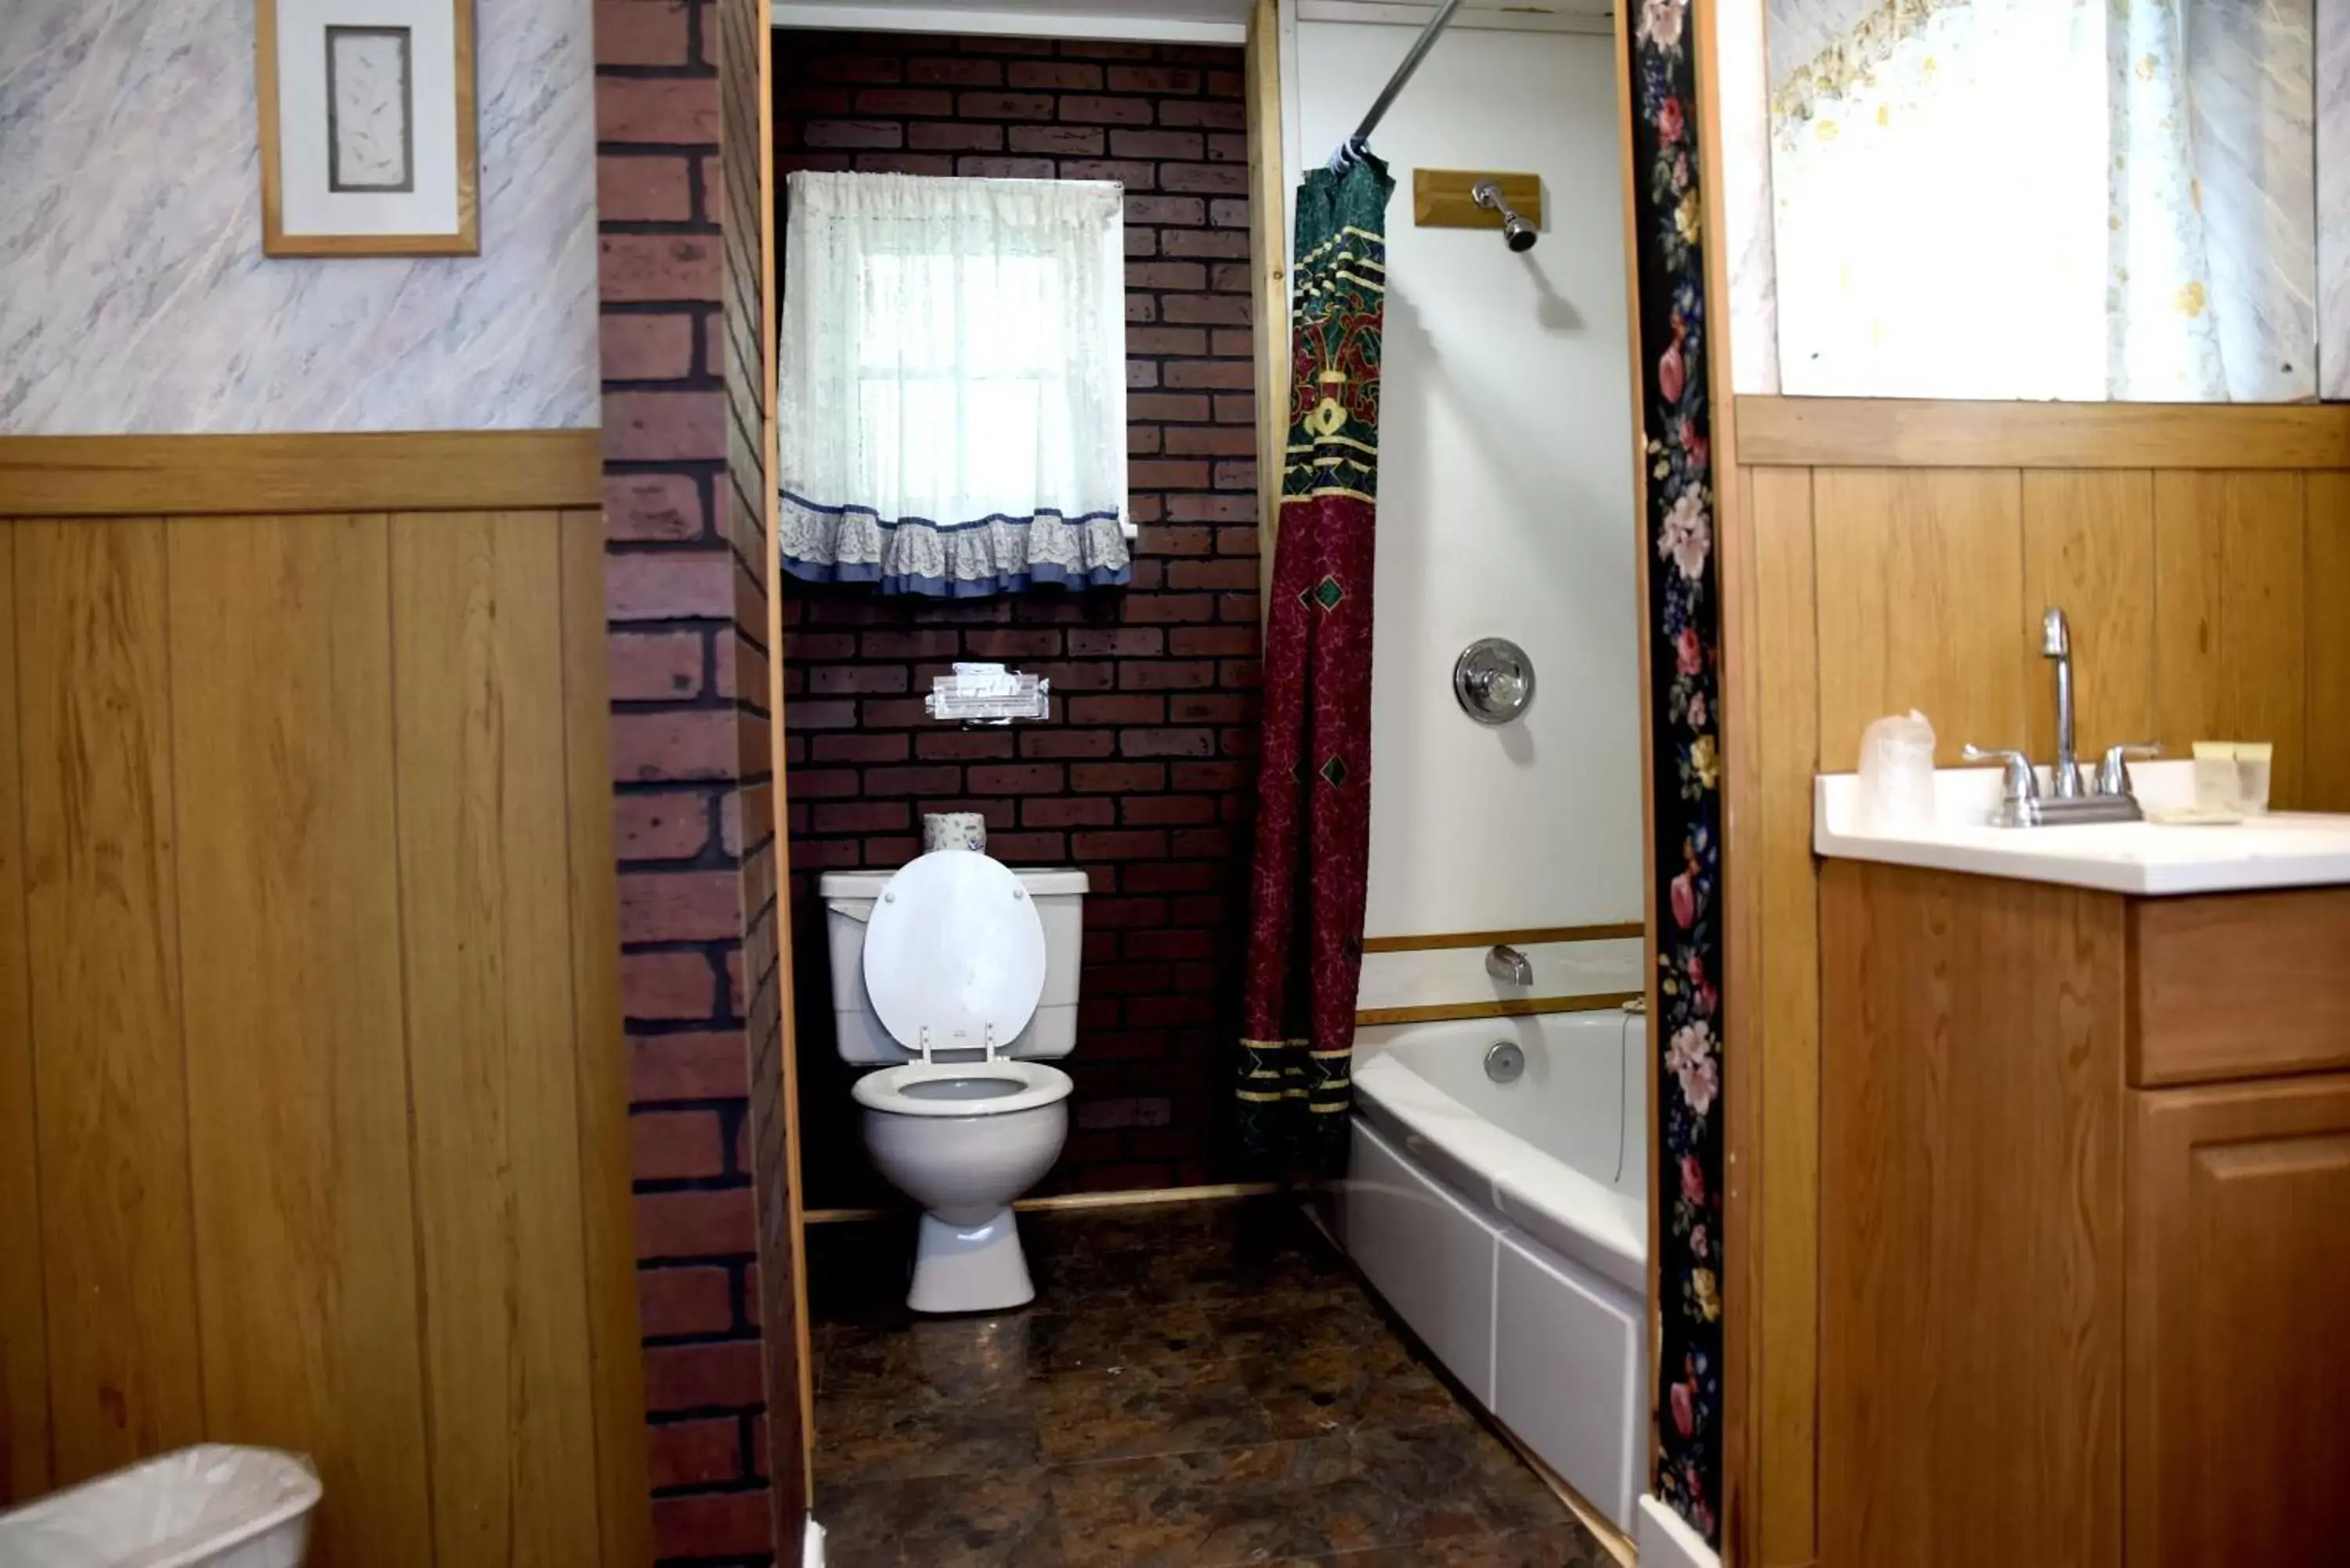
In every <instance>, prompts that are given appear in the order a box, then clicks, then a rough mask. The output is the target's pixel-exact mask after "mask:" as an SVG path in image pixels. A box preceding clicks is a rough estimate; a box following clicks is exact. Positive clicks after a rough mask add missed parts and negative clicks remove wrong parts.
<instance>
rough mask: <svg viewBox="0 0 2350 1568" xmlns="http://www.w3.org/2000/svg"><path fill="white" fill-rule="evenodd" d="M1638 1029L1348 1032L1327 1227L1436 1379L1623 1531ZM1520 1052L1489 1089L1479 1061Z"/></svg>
mask: <svg viewBox="0 0 2350 1568" xmlns="http://www.w3.org/2000/svg"><path fill="white" fill-rule="evenodd" d="M1647 1037H1648V1030H1647V1021H1646V1020H1645V1019H1643V1018H1640V1017H1638V1016H1634V1015H1630V1014H1627V1013H1625V1012H1620V1011H1617V1010H1615V1009H1610V1010H1608V1011H1607V1012H1558V1013H1547V1014H1543V1015H1540V1016H1536V1017H1530V1018H1495V1019H1475V1020H1470V1021H1465V1022H1460V1023H1418V1024H1404V1025H1395V1026H1390V1027H1385V1028H1372V1029H1365V1030H1362V1031H1361V1032H1360V1033H1358V1034H1357V1039H1356V1044H1355V1067H1354V1079H1355V1111H1354V1117H1353V1122H1354V1126H1353V1150H1352V1154H1351V1156H1350V1158H1349V1162H1348V1166H1347V1175H1346V1178H1345V1179H1343V1180H1342V1181H1340V1182H1338V1183H1337V1184H1336V1186H1335V1188H1334V1189H1333V1190H1332V1191H1331V1192H1330V1194H1329V1195H1328V1202H1329V1213H1330V1220H1331V1225H1332V1229H1333V1230H1334V1231H1336V1234H1337V1236H1338V1239H1339V1242H1340V1244H1341V1245H1342V1246H1344V1247H1345V1248H1346V1250H1347V1253H1348V1255H1349V1256H1351V1257H1352V1258H1353V1259H1354V1260H1355V1262H1356V1264H1357V1267H1359V1268H1360V1269H1361V1270H1362V1272H1363V1273H1364V1275H1365V1276H1366V1277H1367V1279H1369V1281H1370V1282H1371V1283H1372V1285H1373V1286H1375V1287H1376V1288H1377V1289H1378V1292H1379V1293H1380V1294H1381V1295H1383V1296H1384V1297H1386V1298H1387V1301H1388V1305H1389V1306H1391V1307H1392V1308H1394V1310H1395V1311H1396V1313H1397V1314H1398V1315H1399V1316H1400V1317H1402V1318H1403V1320H1404V1321H1405V1322H1406V1323H1408V1324H1410V1325H1411V1328H1412V1331H1413V1332H1414V1333H1415V1334H1418V1335H1419V1337H1420V1339H1421V1340H1422V1341H1423V1342H1424V1343H1426V1345H1428V1346H1429V1348H1430V1350H1431V1351H1433V1352H1434V1353H1435V1354H1436V1355H1437V1356H1438V1357H1439V1358H1440V1360H1442V1361H1443V1363H1444V1365H1445V1366H1447V1367H1448V1368H1449V1369H1450V1370H1451V1373H1452V1375H1453V1376H1455V1377H1456V1378H1458V1379H1459V1380H1460V1382H1461V1384H1463V1385H1464V1386H1466V1387H1467V1388H1468V1389H1469V1391H1470V1392H1471V1394H1473V1395H1475V1396H1476V1397H1477V1398H1478V1399H1479V1400H1481V1401H1482V1403H1483V1404H1484V1406H1485V1407H1486V1408H1487V1409H1488V1410H1490V1411H1491V1412H1492V1414H1493V1415H1494V1416H1495V1417H1498V1418H1499V1419H1500V1420H1501V1422H1502V1423H1503V1425H1504V1426H1506V1427H1508V1428H1510V1429H1511V1430H1512V1431H1513V1432H1514V1433H1515V1434H1516V1435H1517V1436H1518V1438H1520V1439H1522V1440H1523V1442H1524V1443H1525V1445H1526V1446H1527V1447H1528V1448H1529V1449H1533V1450H1534V1452H1535V1453H1536V1454H1538V1455H1540V1456H1541V1457H1542V1459H1543V1460H1544V1463H1545V1464H1547V1465H1549V1467H1550V1468H1551V1469H1554V1470H1555V1471H1556V1472H1557V1473H1558V1474H1559V1475H1560V1477H1562V1478H1563V1479H1564V1480H1565V1481H1566V1482H1567V1483H1568V1484H1569V1485H1571V1486H1572V1487H1574V1488H1575V1490H1576V1491H1578V1492H1580V1493H1581V1494H1582V1495H1583V1497H1584V1499H1585V1500H1586V1501H1588V1502H1589V1503H1590V1504H1591V1505H1592V1506H1593V1507H1594V1508H1596V1509H1597V1510H1598V1511H1600V1512H1601V1513H1603V1514H1605V1515H1606V1516H1607V1518H1608V1519H1609V1520H1611V1521H1614V1522H1615V1524H1616V1525H1617V1528H1618V1529H1620V1530H1623V1531H1624V1532H1627V1534H1628V1533H1629V1532H1630V1531H1631V1529H1632V1521H1633V1511H1634V1504H1635V1501H1636V1500H1637V1498H1638V1494H1639V1490H1640V1485H1641V1482H1642V1480H1643V1479H1644V1474H1645V1470H1644V1466H1643V1464H1642V1456H1643V1454H1644V1453H1645V1451H1646V1445H1645V1443H1644V1441H1643V1438H1644V1435H1645V1432H1646V1428H1647V1425H1648V1416H1647V1406H1646V1400H1645V1398H1644V1397H1643V1388H1644V1386H1645V1378H1646V1370H1645V1367H1646V1344H1647V1323H1648V1314H1647V1310H1646V1300H1647V1293H1648V1111H1647V1105H1646V1099H1647V1069H1646V1054H1647V1050H1648V1039H1647ZM1499 1041H1508V1042H1510V1043H1511V1044H1514V1045H1516V1046H1517V1047H1518V1049H1519V1050H1520V1051H1522V1052H1523V1054H1524V1057H1525V1070H1524V1072H1523V1075H1521V1076H1519V1077H1518V1078H1517V1079H1516V1080H1515V1081H1513V1082H1510V1083H1496V1082H1494V1081H1493V1080H1492V1078H1491V1077H1490V1076H1489V1075H1487V1073H1486V1070H1485V1054H1486V1053H1487V1051H1488V1050H1489V1049H1490V1048H1491V1047H1492V1045H1493V1044H1495V1043H1496V1042H1499Z"/></svg>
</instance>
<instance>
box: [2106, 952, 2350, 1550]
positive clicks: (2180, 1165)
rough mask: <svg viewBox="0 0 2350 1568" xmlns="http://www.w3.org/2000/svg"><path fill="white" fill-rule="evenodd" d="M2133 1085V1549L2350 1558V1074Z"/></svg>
mask: <svg viewBox="0 0 2350 1568" xmlns="http://www.w3.org/2000/svg"><path fill="white" fill-rule="evenodd" d="M2340 961H2342V962H2344V963H2350V952H2345V953H2344V954H2342V955H2341V958H2340ZM2129 1100H2130V1109H2129V1121H2128V1157H2127V1159H2128V1169H2129V1193H2128V1197H2127V1200H2126V1201H2127V1208H2128V1215H2129V1231H2128V1241H2127V1244H2126V1255H2127V1259H2128V1264H2127V1272H2128V1282H2129V1283H2128V1290H2127V1293H2126V1296H2125V1299H2124V1301H2123V1303H2122V1315H2123V1323H2124V1336H2125V1343H2126V1364H2125V1371H2124V1389H2125V1396H2124V1407H2125V1415H2126V1437H2125V1445H2126V1454H2127V1467H2126V1477H2125V1480H2124V1497H2125V1500H2126V1504H2127V1519H2128V1532H2127V1550H2128V1559H2127V1560H2128V1562H2129V1563H2130V1565H2131V1568H2139V1565H2140V1564H2148V1565H2152V1568H2212V1565H2213V1564H2219V1563H2228V1564H2239V1563H2241V1564H2244V1565H2246V1568H2252V1565H2256V1564H2264V1563H2279V1564H2285V1563H2312V1564H2314V1563H2350V1075H2341V1074H2329V1075H2324V1076H2322V1077H2308V1078H2275V1079H2270V1080H2266V1081H2262V1082H2255V1083H2238V1084H2215V1085H2203V1086H2199V1087H2195V1088H2178V1089H2160V1090H2134V1091H2132V1092H2131V1094H2130V1096H2129Z"/></svg>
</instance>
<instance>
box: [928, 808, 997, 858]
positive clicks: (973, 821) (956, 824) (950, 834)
mask: <svg viewBox="0 0 2350 1568" xmlns="http://www.w3.org/2000/svg"><path fill="white" fill-rule="evenodd" d="M934 849H976V850H978V851H979V852H980V853H981V854H983V855H984V854H985V853H987V818H985V817H983V816H982V815H980V814H979V813H977V812H975V811H931V812H925V813H923V814H922V853H923V854H925V855H928V854H929V853H931V851H932V850H934Z"/></svg>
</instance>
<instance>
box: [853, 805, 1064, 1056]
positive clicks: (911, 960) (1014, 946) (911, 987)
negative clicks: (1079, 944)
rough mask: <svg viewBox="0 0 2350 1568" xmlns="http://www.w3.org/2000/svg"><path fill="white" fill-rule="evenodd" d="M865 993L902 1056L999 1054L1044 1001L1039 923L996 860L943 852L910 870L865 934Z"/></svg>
mask: <svg viewBox="0 0 2350 1568" xmlns="http://www.w3.org/2000/svg"><path fill="white" fill-rule="evenodd" d="M865 992H866V994H867V995H868V997H870V998H871V999H872V1002H873V1011H874V1012H875V1013H877V1014H879V1017H880V1020H881V1026H882V1027H883V1028H885V1029H887V1030H889V1035H890V1038H891V1039H893V1040H895V1041H897V1042H898V1044H900V1045H903V1046H905V1047H906V1048H907V1049H908V1050H910V1051H918V1050H920V1048H921V1045H922V1035H923V1031H924V1030H928V1031H929V1032H930V1045H931V1050H933V1051H978V1050H982V1049H983V1048H984V1047H985V1046H986V1044H987V1043H988V1041H989V1039H990V1038H991V1037H992V1038H993V1041H994V1043H995V1046H996V1048H997V1049H998V1050H1002V1049H1003V1048H1004V1047H1005V1046H1008V1045H1010V1044H1012V1041H1013V1037H1014V1036H1015V1035H1017V1034H1018V1033H1020V1032H1021V1031H1022V1030H1023V1029H1025V1028H1027V1027H1028V1020H1029V1019H1031V1018H1032V1017H1034V1016H1035V1012H1036V1002H1037V999H1038V998H1040V997H1042V996H1043V995H1044V994H1045V922H1044V920H1043V919H1041V918H1039V916H1038V915H1037V913H1036V901H1035V899H1034V898H1030V897H1028V890H1027V889H1026V888H1024V887H1022V886H1021V885H1020V878H1019V877H1015V876H1014V875H1013V874H1012V871H1011V869H1010V868H1009V867H1006V866H1005V865H1004V864H1003V862H1002V861H1000V860H991V859H989V858H988V857H986V856H984V855H981V854H977V853H975V852H973V851H972V850H969V849H941V850H938V851H936V852H934V853H932V854H930V855H925V856H923V857H920V859H917V860H914V861H911V862H910V863H908V864H907V865H906V866H905V867H903V868H902V869H900V870H899V873H898V874H897V875H896V876H894V877H890V878H889V882H888V884H887V885H886V886H884V887H883V888H882V889H881V896H880V898H877V899H875V900H874V903H873V915H872V919H871V920H870V922H869V923H868V925H867V926H866V928H865Z"/></svg>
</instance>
